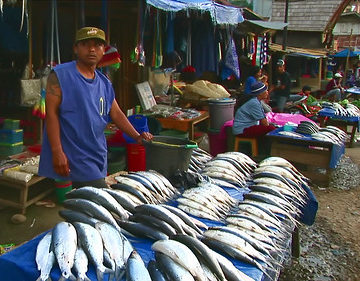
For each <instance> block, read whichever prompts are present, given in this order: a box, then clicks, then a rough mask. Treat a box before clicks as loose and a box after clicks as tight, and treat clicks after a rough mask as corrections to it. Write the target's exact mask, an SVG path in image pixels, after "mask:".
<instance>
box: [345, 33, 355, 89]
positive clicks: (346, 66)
mask: <svg viewBox="0 0 360 281" xmlns="http://www.w3.org/2000/svg"><path fill="white" fill-rule="evenodd" d="M352 33H353V30H352V29H351V30H350V38H349V51H348V53H347V56H346V63H345V73H344V76H345V77H344V78H345V79H344V80H343V83H344V82H346V75H347V72H348V70H349V57H350V52H351V39H352Z"/></svg>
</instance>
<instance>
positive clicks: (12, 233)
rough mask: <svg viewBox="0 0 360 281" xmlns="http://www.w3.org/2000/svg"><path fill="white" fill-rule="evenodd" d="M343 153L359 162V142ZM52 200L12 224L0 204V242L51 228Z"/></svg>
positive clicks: (54, 215) (8, 212) (20, 240)
mask: <svg viewBox="0 0 360 281" xmlns="http://www.w3.org/2000/svg"><path fill="white" fill-rule="evenodd" d="M345 154H346V155H347V156H349V157H350V158H351V159H352V160H353V162H354V163H356V164H360V142H359V143H355V144H354V146H353V147H352V148H346V151H345ZM0 188H1V189H2V190H1V193H2V194H3V193H4V192H5V193H6V192H7V191H6V190H5V188H6V187H4V186H1V187H0ZM45 200H47V201H49V202H50V203H51V202H53V203H55V204H53V206H50V205H51V204H45V205H40V206H39V205H36V204H33V205H31V206H29V207H28V208H27V210H26V221H25V222H23V223H21V224H14V223H12V222H11V218H12V216H13V215H14V214H16V213H19V211H18V210H16V209H14V208H9V207H7V208H1V206H0V244H10V243H13V244H15V245H20V244H22V243H24V242H26V241H29V240H31V239H32V238H34V237H35V236H37V235H38V234H40V233H42V232H44V231H46V230H49V229H51V228H52V227H54V226H55V224H56V223H58V222H59V221H61V220H62V218H61V217H60V216H59V215H58V211H59V210H60V209H62V208H63V207H62V205H61V204H59V203H58V202H57V197H56V194H55V192H53V193H51V194H50V195H49V196H48V197H46V198H45V199H43V200H42V201H45Z"/></svg>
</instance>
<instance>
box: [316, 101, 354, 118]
mask: <svg viewBox="0 0 360 281" xmlns="http://www.w3.org/2000/svg"><path fill="white" fill-rule="evenodd" d="M321 106H322V107H323V108H330V109H332V110H333V111H334V115H336V116H343V117H359V116H360V110H359V108H358V107H357V106H355V105H353V104H351V103H348V104H346V106H345V107H343V106H342V105H341V104H339V103H337V102H333V103H330V102H323V103H322V104H321Z"/></svg>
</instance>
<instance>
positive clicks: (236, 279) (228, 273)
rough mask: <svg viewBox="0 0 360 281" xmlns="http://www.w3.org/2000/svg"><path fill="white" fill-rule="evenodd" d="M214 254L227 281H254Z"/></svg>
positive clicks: (220, 256) (223, 258)
mask: <svg viewBox="0 0 360 281" xmlns="http://www.w3.org/2000/svg"><path fill="white" fill-rule="evenodd" d="M213 252H214V255H215V256H216V258H217V260H218V262H219V264H220V267H221V269H222V271H223V272H224V275H225V277H226V280H228V281H255V280H254V279H253V278H251V277H250V276H248V275H246V274H245V273H243V272H242V271H241V270H239V269H237V268H236V267H235V266H234V264H233V263H232V262H231V261H229V260H228V259H227V258H225V257H224V256H222V255H220V254H219V253H217V252H215V251H213Z"/></svg>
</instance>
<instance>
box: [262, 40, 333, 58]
mask: <svg viewBox="0 0 360 281" xmlns="http://www.w3.org/2000/svg"><path fill="white" fill-rule="evenodd" d="M269 48H270V50H272V51H275V52H284V53H287V54H293V55H297V56H307V57H313V58H321V57H326V56H327V54H328V50H326V49H305V48H296V47H286V50H285V51H284V50H283V49H282V45H279V44H275V43H271V44H270V45H269Z"/></svg>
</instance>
